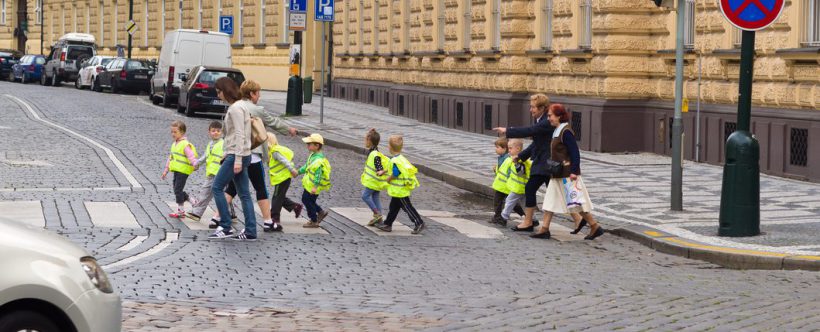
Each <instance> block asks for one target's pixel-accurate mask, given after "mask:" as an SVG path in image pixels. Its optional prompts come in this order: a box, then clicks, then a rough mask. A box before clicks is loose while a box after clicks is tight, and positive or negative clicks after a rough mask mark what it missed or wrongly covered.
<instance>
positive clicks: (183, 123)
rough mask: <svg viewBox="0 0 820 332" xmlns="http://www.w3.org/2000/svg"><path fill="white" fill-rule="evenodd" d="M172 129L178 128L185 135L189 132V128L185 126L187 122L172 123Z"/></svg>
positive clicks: (177, 121)
mask: <svg viewBox="0 0 820 332" xmlns="http://www.w3.org/2000/svg"><path fill="white" fill-rule="evenodd" d="M171 127H177V128H178V129H179V131H180V132H181V133H183V134H184V133H185V132H187V131H188V128H187V127H186V126H185V122H182V121H179V120H176V121H174V122H171Z"/></svg>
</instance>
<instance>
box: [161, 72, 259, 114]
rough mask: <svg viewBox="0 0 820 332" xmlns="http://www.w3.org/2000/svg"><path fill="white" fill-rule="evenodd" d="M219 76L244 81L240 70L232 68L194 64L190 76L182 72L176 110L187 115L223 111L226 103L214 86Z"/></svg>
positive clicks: (238, 82) (237, 81) (237, 82)
mask: <svg viewBox="0 0 820 332" xmlns="http://www.w3.org/2000/svg"><path fill="white" fill-rule="evenodd" d="M221 77H230V78H232V79H233V80H234V81H236V84H239V85H241V84H242V82H244V81H245V75H243V74H242V71H240V70H239V69H234V68H222V67H211V66H196V67H194V68H193V69H192V70H191V72H190V76H189V75H187V74H183V76H182V78H183V79H184V80H185V82H184V83H183V84H182V86H180V88H179V101H178V102H177V105H178V106H177V111H179V112H183V111H184V112H185V115H187V116H193V115H195V114H196V113H225V111H226V110H227V109H228V104H226V103H225V102H223V101H222V100H220V99H219V97H217V95H216V88H215V85H216V80H217V79H219V78H221Z"/></svg>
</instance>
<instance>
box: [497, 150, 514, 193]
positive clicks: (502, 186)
mask: <svg viewBox="0 0 820 332" xmlns="http://www.w3.org/2000/svg"><path fill="white" fill-rule="evenodd" d="M512 164H513V162H512V158H510V157H507V159H504V162H503V163H501V166H498V168H496V169H495V180H493V189H495V191H498V192H500V193H502V194H509V193H510V188H508V187H507V181H508V178H509V177H510V173H511V172H510V169H511V166H512Z"/></svg>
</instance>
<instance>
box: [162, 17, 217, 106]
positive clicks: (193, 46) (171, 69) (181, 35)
mask: <svg viewBox="0 0 820 332" xmlns="http://www.w3.org/2000/svg"><path fill="white" fill-rule="evenodd" d="M198 65H204V66H217V67H227V68H230V67H231V66H232V63H231V39H230V36H228V35H227V34H224V33H220V32H211V31H205V30H188V29H179V30H174V31H169V32H168V33H166V34H165V40H164V41H163V43H162V50H161V52H160V55H159V64H158V65H157V69H156V73H155V74H154V76H153V78H152V79H151V84H150V86H151V90H150V92H149V98H150V99H151V102H153V103H154V105H157V104H159V103H160V102H162V105H163V106H165V107H170V106H171V103H173V102H176V101H177V99H178V96H179V87H180V85H182V80H181V79H180V75H181V74H189V73H190V70H191V68H193V67H194V66H198Z"/></svg>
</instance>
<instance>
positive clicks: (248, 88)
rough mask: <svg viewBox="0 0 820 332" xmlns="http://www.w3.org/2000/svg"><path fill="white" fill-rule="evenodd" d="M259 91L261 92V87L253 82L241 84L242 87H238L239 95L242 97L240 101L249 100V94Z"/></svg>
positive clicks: (248, 81)
mask: <svg viewBox="0 0 820 332" xmlns="http://www.w3.org/2000/svg"><path fill="white" fill-rule="evenodd" d="M260 90H262V87H261V86H259V83H257V82H256V81H254V80H247V81H245V82H242V86H240V87H239V93H240V94H241V95H242V99H251V93H253V92H259V91H260Z"/></svg>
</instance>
